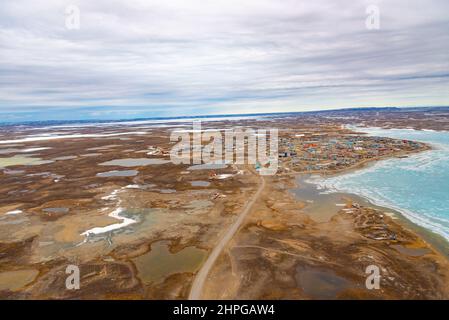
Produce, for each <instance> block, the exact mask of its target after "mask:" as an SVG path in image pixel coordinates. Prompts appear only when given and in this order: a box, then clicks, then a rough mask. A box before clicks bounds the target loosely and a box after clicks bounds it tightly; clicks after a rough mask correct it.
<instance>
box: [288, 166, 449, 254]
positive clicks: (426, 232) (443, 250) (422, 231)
mask: <svg viewBox="0 0 449 320" xmlns="http://www.w3.org/2000/svg"><path fill="white" fill-rule="evenodd" d="M385 160H387V159H385ZM369 165H374V163H369ZM354 170H357V169H351V171H354ZM349 173H350V172H340V173H338V174H339V175H340V174H341V175H344V174H349ZM312 175H316V174H307V173H299V174H298V175H296V176H295V179H294V185H295V187H294V188H293V189H290V190H291V191H294V190H297V189H299V184H298V180H300V181H299V182H300V183H302V185H303V186H306V187H307V185H309V187H310V186H313V187H314V188H316V196H317V197H318V198H319V197H324V196H325V195H326V194H334V195H339V196H341V198H342V199H343V198H344V197H346V198H348V199H351V200H354V201H355V202H358V203H359V204H361V205H362V206H365V207H370V208H374V209H378V210H380V211H382V212H383V213H384V214H386V215H388V216H390V214H392V215H391V216H390V218H392V219H393V220H394V221H395V222H397V223H398V224H399V225H400V226H401V227H403V228H405V229H407V230H409V231H410V232H412V233H414V234H416V235H417V236H418V237H419V238H420V239H421V240H423V241H424V242H425V243H426V244H427V245H429V247H431V248H432V249H433V250H435V251H437V252H438V253H439V254H441V255H443V256H444V257H446V258H447V259H448V260H449V240H447V239H446V238H444V237H443V236H442V235H440V234H438V233H435V232H434V231H433V230H431V229H428V228H426V227H424V226H421V225H419V224H418V223H415V222H413V221H412V220H411V219H409V218H408V217H407V214H405V213H404V212H403V211H405V209H401V208H397V207H395V206H394V205H392V204H383V203H377V202H376V200H374V199H371V198H369V197H367V196H365V195H362V194H356V193H350V192H345V191H341V190H331V189H325V190H322V189H319V188H318V187H319V185H318V184H317V183H315V182H314V181H313V180H310V177H311V176H312ZM323 178H324V179H325V178H326V176H324V177H323ZM323 191H328V193H326V194H323V193H322V192H323ZM296 198H297V197H296ZM301 201H302V200H301ZM305 204H306V205H305V208H307V207H310V204H309V203H307V202H306V203H305ZM305 208H304V209H305ZM303 211H304V212H305V213H306V214H308V215H309V216H311V214H310V213H307V212H306V210H303ZM336 214H338V213H336ZM336 214H334V215H336ZM311 219H313V216H311ZM317 222H319V221H317Z"/></svg>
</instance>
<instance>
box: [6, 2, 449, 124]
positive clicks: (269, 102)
mask: <svg viewBox="0 0 449 320" xmlns="http://www.w3.org/2000/svg"><path fill="white" fill-rule="evenodd" d="M3 2H5V3H2V11H1V13H0V26H1V30H0V46H1V51H0V112H1V113H2V114H3V115H5V114H9V113H11V114H12V113H21V112H22V113H25V112H31V111H32V112H47V113H48V112H56V111H57V110H61V109H64V110H83V116H84V117H87V116H89V115H90V116H93V117H94V116H99V115H108V114H116V115H117V116H120V114H121V113H122V114H123V116H127V115H130V114H132V115H146V114H148V115H158V114H161V115H166V114H167V113H168V114H179V115H185V114H189V113H197V114H204V113H237V112H268V111H301V110H312V109H326V108H337V107H347V106H383V105H403V106H416V105H448V104H449V94H448V92H449V78H448V74H449V34H448V32H447V30H449V16H448V15H447V12H449V3H448V1H445V0H431V1H425V2H424V1H418V0H416V1H406V0H389V1H357V3H354V1H349V0H345V1H338V2H337V1H331V0H328V1H324V0H316V1H313V2H312V3H310V1H293V0H284V1H277V0H258V1H247V0H245V1H230V0H227V1H225V0H223V1H207V2H206V1H193V0H192V1H187V0H176V1H143V0H141V1H138V0H133V1H106V0H96V1H87V0H86V1H81V0H79V1H58V2H55V1H51V0H42V1H31V0H16V1H3ZM70 4H74V5H77V6H78V7H79V8H80V10H81V28H80V30H68V29H66V28H65V18H66V16H65V8H66V6H67V5H70ZM370 4H375V5H377V6H378V7H379V9H380V18H381V20H380V27H381V28H380V30H367V29H366V27H365V19H366V16H367V15H366V13H365V9H366V7H367V6H368V5H370ZM89 107H92V110H91V111H89Z"/></svg>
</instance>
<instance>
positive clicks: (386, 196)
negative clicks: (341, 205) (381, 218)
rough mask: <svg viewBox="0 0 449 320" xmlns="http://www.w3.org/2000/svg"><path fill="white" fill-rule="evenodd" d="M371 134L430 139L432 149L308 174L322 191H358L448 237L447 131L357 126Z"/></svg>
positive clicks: (448, 170)
mask: <svg viewBox="0 0 449 320" xmlns="http://www.w3.org/2000/svg"><path fill="white" fill-rule="evenodd" d="M357 130H358V131H364V132H367V133H368V134H369V135H373V136H384V137H390V138H398V139H409V140H415V141H421V142H427V143H430V144H431V145H432V146H433V147H434V150H430V151H424V152H422V153H419V154H416V155H411V156H409V158H405V159H398V158H394V159H388V160H383V161H379V162H377V163H376V164H374V165H372V166H369V167H368V168H366V169H362V170H358V171H355V172H351V173H348V174H343V175H339V176H334V177H330V178H325V179H324V178H318V177H315V178H312V181H313V182H314V183H317V184H318V185H319V186H320V187H321V188H323V189H327V191H326V192H334V191H340V192H348V193H355V194H359V195H362V196H364V197H366V198H368V199H369V200H371V201H372V202H373V203H375V204H378V205H382V206H388V207H391V208H394V209H396V210H398V211H400V212H401V213H402V214H403V215H404V216H406V217H407V218H408V219H410V220H411V221H413V222H414V223H416V224H418V225H420V226H423V227H425V228H427V229H429V230H432V231H433V232H435V233H437V234H439V235H441V236H443V237H444V238H446V239H447V240H449V132H435V131H416V130H411V129H388V130H387V129H379V128H363V129H361V128H357Z"/></svg>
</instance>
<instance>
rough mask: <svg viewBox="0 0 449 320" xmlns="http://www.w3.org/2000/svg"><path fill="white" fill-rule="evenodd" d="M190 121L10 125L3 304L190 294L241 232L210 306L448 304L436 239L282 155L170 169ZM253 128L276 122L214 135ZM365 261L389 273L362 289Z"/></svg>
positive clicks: (0, 213)
mask: <svg viewBox="0 0 449 320" xmlns="http://www.w3.org/2000/svg"><path fill="white" fill-rule="evenodd" d="M309 120H310V119H309ZM277 121H278V122H279V127H282V128H283V129H282V130H280V138H281V139H287V138H289V137H293V138H295V136H296V135H297V134H298V132H302V131H304V130H306V129H304V128H307V130H312V128H314V127H316V126H322V127H321V131H322V132H323V131H324V132H329V134H333V135H335V136H336V137H337V138H338V137H339V135H342V136H344V135H345V134H347V133H348V131H347V130H346V129H343V128H342V127H341V126H340V125H329V124H321V123H320V122H318V123H316V122H314V123H312V124H308V122H301V121H299V120H296V121H291V120H289V119H284V118H282V119H278V120H277ZM188 125H189V124H188V123H185V122H182V121H179V122H174V123H171V124H164V125H160V124H158V125H154V124H152V123H151V122H150V123H145V122H143V123H138V124H135V125H133V124H132V123H130V124H127V125H115V124H110V125H105V126H98V127H95V126H85V127H83V126H80V127H67V128H61V127H55V128H52V127H48V128H46V129H45V130H46V131H48V133H46V134H43V133H42V129H41V128H35V127H32V126H30V127H25V128H20V129H14V128H9V129H4V130H3V132H2V134H3V138H2V139H3V141H6V142H7V143H4V144H0V155H1V157H0V181H1V184H0V297H1V298H5V299H15V298H20V299H31V298H39V299H41V298H42V299H47V298H48V299H72V298H73V299H77V298H84V299H85V298H92V299H117V298H118V299H183V298H187V297H189V293H190V291H191V289H192V284H193V283H194V282H195V280H196V279H197V276H198V275H199V274H200V273H201V270H203V267H204V266H205V265H208V264H209V262H208V261H209V260H208V259H209V258H210V257H211V254H212V253H213V252H214V249H215V248H216V246H217V244H219V243H222V239H223V238H225V237H226V236H227V234H228V232H229V230H230V229H231V228H234V227H235V234H232V237H231V238H230V240H229V241H227V242H225V243H224V246H223V248H222V250H220V251H219V252H218V255H217V258H216V260H214V261H213V264H212V265H211V268H210V270H209V272H208V273H207V275H206V277H205V279H204V280H205V281H204V283H203V284H202V286H201V292H200V297H201V298H209V299H216V298H226V299H266V298H272V299H340V298H345V299H346V298H367V299H370V298H395V299H396V298H420V299H421V298H422V299H425V298H443V297H448V290H449V289H448V288H447V283H448V282H447V279H449V275H448V272H449V271H448V270H449V267H448V266H449V264H448V262H447V259H446V258H445V257H444V256H443V255H441V254H439V253H438V251H437V250H435V249H434V248H433V247H432V245H430V244H429V243H428V242H427V241H425V239H423V238H421V237H420V236H418V235H417V234H416V233H414V232H413V231H410V230H409V229H407V228H406V227H404V225H402V224H400V221H398V220H395V219H393V218H394V217H390V216H389V215H388V214H386V213H384V212H383V211H382V208H375V207H370V206H369V203H358V204H356V203H355V202H357V201H358V199H357V198H355V197H351V195H347V194H322V192H320V190H318V189H317V188H316V187H313V186H312V185H310V184H308V183H307V181H306V179H307V177H308V176H303V175H301V174H296V173H293V174H292V172H291V171H289V168H290V165H291V162H290V160H289V159H287V158H286V159H281V161H280V164H279V171H278V174H276V175H274V176H267V177H261V176H260V175H259V174H258V172H257V170H256V169H257V168H256V167H255V166H254V165H253V164H248V163H244V164H238V165H237V164H230V163H229V164H214V165H210V164H193V163H186V164H177V165H175V164H173V163H172V162H171V161H170V157H169V151H170V150H171V148H172V147H173V145H174V143H175V142H173V141H170V135H171V133H172V131H173V130H175V128H178V129H179V128H184V127H188ZM245 126H247V127H267V128H270V127H272V126H273V120H272V119H264V118H262V119H246V120H245V119H238V120H233V121H228V120H218V121H214V122H210V123H207V125H205V128H208V127H211V128H220V129H221V130H230V129H232V128H233V127H245ZM350 133H351V134H353V133H352V132H350ZM23 150H26V151H29V152H26V153H25V152H22V151H23ZM262 181H263V183H262ZM242 213H245V216H244V219H239V218H241V217H242ZM392 234H394V235H395V237H394V238H393V237H390V238H388V237H389V236H391V235H392ZM370 264H376V265H380V266H382V268H384V269H385V271H383V278H382V290H380V291H369V290H367V289H366V288H365V286H364V282H365V272H364V271H365V268H366V266H367V265H370ZM68 265H76V266H78V267H79V268H80V273H81V287H80V290H76V291H70V290H67V289H66V288H65V280H66V276H67V275H66V273H65V269H66V267H67V266H68ZM404 269H406V270H410V272H408V273H403V272H402V270H404Z"/></svg>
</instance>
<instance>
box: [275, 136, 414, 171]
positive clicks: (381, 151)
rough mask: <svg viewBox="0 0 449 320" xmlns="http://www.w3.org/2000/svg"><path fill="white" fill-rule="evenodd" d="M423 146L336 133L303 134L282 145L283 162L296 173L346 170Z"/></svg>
mask: <svg viewBox="0 0 449 320" xmlns="http://www.w3.org/2000/svg"><path fill="white" fill-rule="evenodd" d="M421 147H422V145H421V144H420V143H417V142H414V141H409V140H396V139H390V138H383V137H370V136H360V135H354V134H345V133H341V132H338V131H334V132H303V133H300V134H294V135H291V134H290V135H286V136H283V137H281V138H280V141H279V158H280V160H281V161H282V162H284V164H286V166H287V167H290V168H291V169H293V170H294V171H323V170H324V171H327V170H339V169H343V168H346V167H349V166H352V165H355V164H357V163H360V162H361V161H364V160H368V159H373V158H377V157H382V156H386V155H392V154H395V153H396V154H397V153H400V152H403V151H413V150H417V149H419V148H421Z"/></svg>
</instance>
